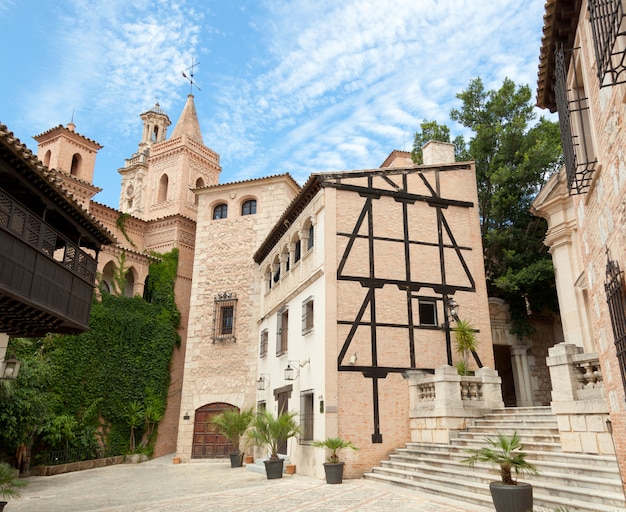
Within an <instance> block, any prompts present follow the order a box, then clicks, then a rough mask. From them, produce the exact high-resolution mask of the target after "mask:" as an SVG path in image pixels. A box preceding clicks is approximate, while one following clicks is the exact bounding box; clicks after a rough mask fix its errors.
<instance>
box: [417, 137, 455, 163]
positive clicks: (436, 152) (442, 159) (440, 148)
mask: <svg viewBox="0 0 626 512" xmlns="http://www.w3.org/2000/svg"><path fill="white" fill-rule="evenodd" d="M422 160H423V162H424V165H439V164H453V163H454V162H455V160H454V144H452V143H450V142H439V141H438V140H429V141H428V142H427V143H426V144H424V145H423V146H422Z"/></svg>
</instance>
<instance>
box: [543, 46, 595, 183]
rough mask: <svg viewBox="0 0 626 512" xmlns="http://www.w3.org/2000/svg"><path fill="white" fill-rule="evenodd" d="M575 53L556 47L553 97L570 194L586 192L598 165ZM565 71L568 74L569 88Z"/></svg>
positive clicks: (587, 103)
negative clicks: (569, 79) (569, 76)
mask: <svg viewBox="0 0 626 512" xmlns="http://www.w3.org/2000/svg"><path fill="white" fill-rule="evenodd" d="M577 50H578V48H574V49H572V50H568V51H567V52H566V51H564V50H563V48H558V49H557V50H556V60H555V70H554V94H555V97H556V107H557V110H558V112H559V127H560V129H561V144H562V146H563V158H564V160H565V171H566V173H567V188H568V190H569V192H570V194H584V193H586V192H587V189H588V188H589V186H590V185H591V181H592V179H593V174H594V173H595V171H596V166H597V163H598V160H597V159H596V156H595V151H594V149H593V140H592V138H591V125H590V115H589V98H587V96H586V94H585V88H584V83H583V80H582V75H581V74H580V69H578V67H577V63H576V53H577ZM569 68H571V69H569ZM568 69H569V72H570V75H571V83H570V85H569V87H568V81H567V77H568Z"/></svg>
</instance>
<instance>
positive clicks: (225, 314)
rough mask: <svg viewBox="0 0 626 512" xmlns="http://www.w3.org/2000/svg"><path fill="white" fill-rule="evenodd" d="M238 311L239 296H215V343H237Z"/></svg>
mask: <svg viewBox="0 0 626 512" xmlns="http://www.w3.org/2000/svg"><path fill="white" fill-rule="evenodd" d="M236 311H237V295H236V294H235V293H230V292H224V293H218V294H217V295H216V296H215V302H214V314H213V337H212V339H213V343H215V341H216V340H217V341H236V339H237V338H236V336H235V320H236V318H235V313H236Z"/></svg>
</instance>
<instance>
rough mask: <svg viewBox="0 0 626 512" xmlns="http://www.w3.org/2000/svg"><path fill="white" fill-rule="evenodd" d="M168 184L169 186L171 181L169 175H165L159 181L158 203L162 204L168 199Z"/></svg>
mask: <svg viewBox="0 0 626 512" xmlns="http://www.w3.org/2000/svg"><path fill="white" fill-rule="evenodd" d="M168 184H169V179H168V177H167V174H164V175H163V176H161V179H160V180H159V193H158V195H157V202H158V203H162V202H163V201H165V200H166V199H167V187H168Z"/></svg>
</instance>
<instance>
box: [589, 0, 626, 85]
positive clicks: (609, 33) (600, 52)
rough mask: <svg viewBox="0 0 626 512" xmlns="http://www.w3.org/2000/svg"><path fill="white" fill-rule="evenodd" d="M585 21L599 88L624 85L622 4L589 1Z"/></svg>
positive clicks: (625, 49)
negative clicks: (590, 33)
mask: <svg viewBox="0 0 626 512" xmlns="http://www.w3.org/2000/svg"><path fill="white" fill-rule="evenodd" d="M589 21H590V22H591V31H592V34H593V47H594V50H595V55H596V64H597V68H598V78H599V79H600V87H607V86H612V85H617V84H622V83H624V82H626V73H625V71H626V20H625V17H624V6H623V5H622V0H590V1H589Z"/></svg>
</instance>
